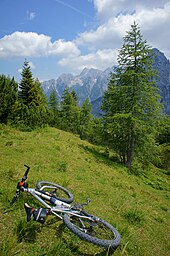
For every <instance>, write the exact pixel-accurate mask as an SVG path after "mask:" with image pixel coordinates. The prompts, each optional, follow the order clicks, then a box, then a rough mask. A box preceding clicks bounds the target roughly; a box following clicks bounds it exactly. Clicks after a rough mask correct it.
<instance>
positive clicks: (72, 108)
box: [61, 87, 80, 133]
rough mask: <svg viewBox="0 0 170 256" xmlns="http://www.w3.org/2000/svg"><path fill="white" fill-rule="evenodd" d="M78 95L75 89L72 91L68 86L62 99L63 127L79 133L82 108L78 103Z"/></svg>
mask: <svg viewBox="0 0 170 256" xmlns="http://www.w3.org/2000/svg"><path fill="white" fill-rule="evenodd" d="M77 102H78V97H77V95H76V93H75V91H72V92H70V91H69V88H68V87H66V88H65V89H64V91H63V94H62V101H61V118H62V122H61V129H63V130H67V131H71V132H73V133H77V132H78V129H79V114H80V108H79V106H78V105H77V104H78V103H77Z"/></svg>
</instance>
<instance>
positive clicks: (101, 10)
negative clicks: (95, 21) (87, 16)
mask: <svg viewBox="0 0 170 256" xmlns="http://www.w3.org/2000/svg"><path fill="white" fill-rule="evenodd" d="M93 2H94V7H95V9H96V12H97V17H98V18H99V19H100V20H101V21H106V20H108V19H109V18H111V17H114V16H117V15H119V14H120V13H123V14H126V13H129V14H132V13H133V11H139V10H141V9H147V10H149V9H151V10H152V9H153V8H160V7H163V6H164V4H166V3H167V2H168V0H161V1H160V0H154V1H151V0H138V1H136V0H93Z"/></svg>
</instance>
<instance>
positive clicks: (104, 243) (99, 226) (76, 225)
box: [64, 211, 121, 249]
mask: <svg viewBox="0 0 170 256" xmlns="http://www.w3.org/2000/svg"><path fill="white" fill-rule="evenodd" d="M86 217H91V218H86ZM64 222H65V224H66V226H67V227H68V229H70V230H71V231H72V232H73V233H74V234H75V235H77V236H78V237H80V238H81V239H83V240H85V241H87V242H90V243H93V244H95V245H98V246H101V247H104V248H111V249H116V248H117V246H118V245H119V244H120V240H121V238H120V234H119V232H118V231H117V230H116V229H115V228H114V227H113V226H112V225H110V224H109V223H108V222H106V221H104V220H102V219H100V218H98V217H95V216H91V215H90V214H88V213H87V212H85V211H81V213H80V217H77V216H74V215H70V214H65V215H64Z"/></svg>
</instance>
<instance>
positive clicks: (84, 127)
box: [79, 98, 92, 139]
mask: <svg viewBox="0 0 170 256" xmlns="http://www.w3.org/2000/svg"><path fill="white" fill-rule="evenodd" d="M91 110H92V105H91V103H90V101H89V98H87V99H86V100H85V101H84V102H83V104H82V107H81V109H80V128H79V134H80V138H81V139H86V138H88V132H89V130H90V122H91V120H92V114H91Z"/></svg>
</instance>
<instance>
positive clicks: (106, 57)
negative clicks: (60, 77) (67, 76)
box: [59, 49, 118, 72]
mask: <svg viewBox="0 0 170 256" xmlns="http://www.w3.org/2000/svg"><path fill="white" fill-rule="evenodd" d="M117 54H118V50H117V49H114V50H113V49H104V50H98V51H96V52H92V53H89V54H86V55H81V56H75V57H72V58H63V59H61V60H60V61H59V64H60V65H61V66H63V67H64V66H66V67H69V68H70V69H71V70H72V71H73V72H74V71H75V72H76V71H81V70H82V69H84V68H85V67H87V68H98V69H101V70H104V69H106V68H108V67H111V66H113V65H116V64H117Z"/></svg>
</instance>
